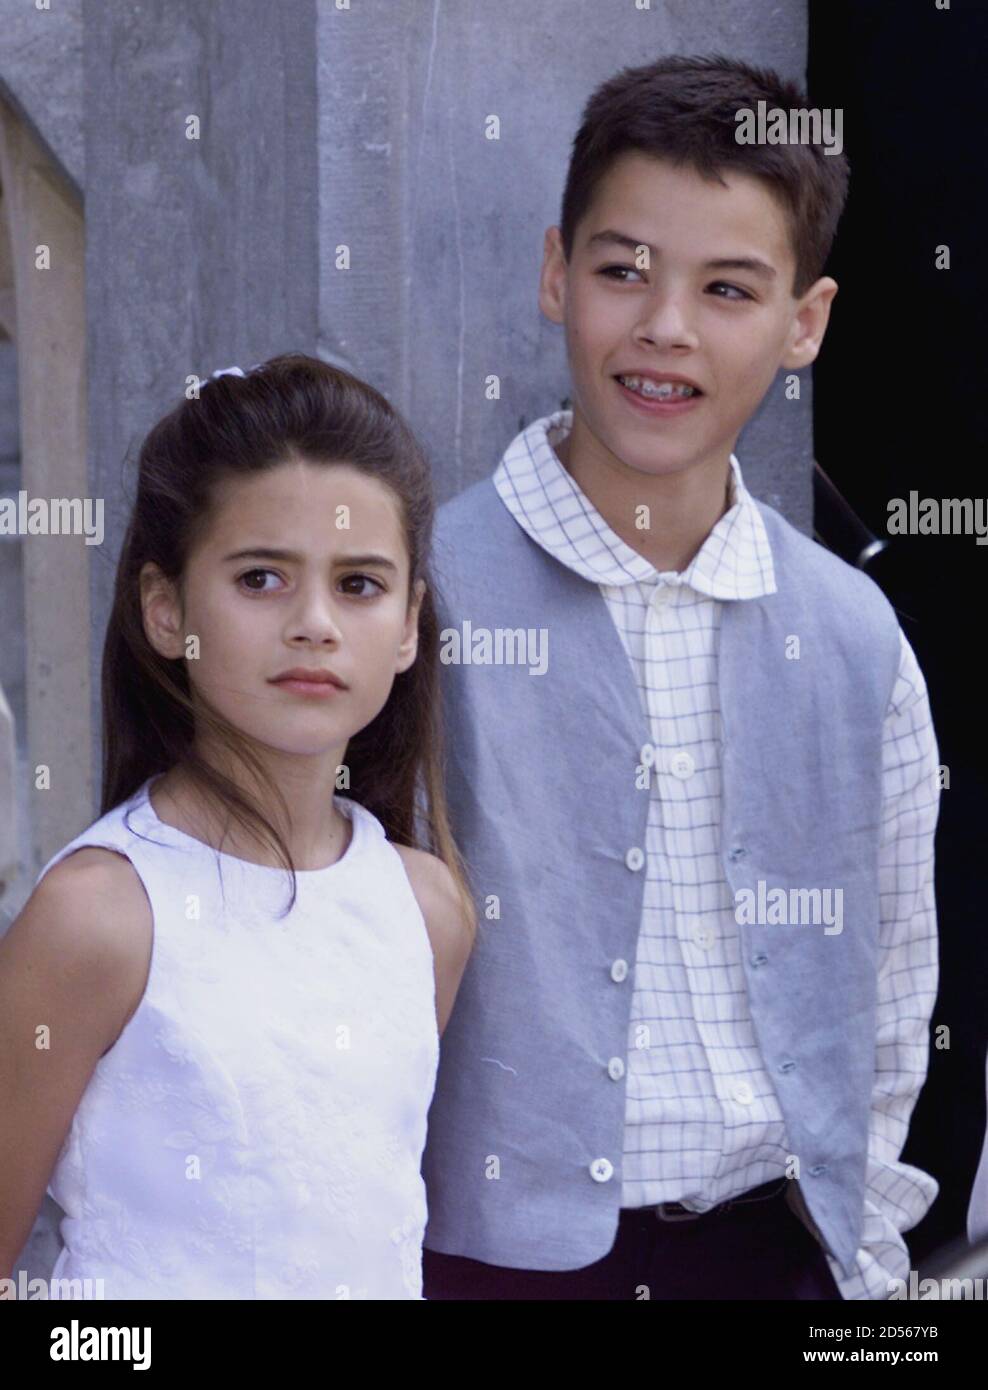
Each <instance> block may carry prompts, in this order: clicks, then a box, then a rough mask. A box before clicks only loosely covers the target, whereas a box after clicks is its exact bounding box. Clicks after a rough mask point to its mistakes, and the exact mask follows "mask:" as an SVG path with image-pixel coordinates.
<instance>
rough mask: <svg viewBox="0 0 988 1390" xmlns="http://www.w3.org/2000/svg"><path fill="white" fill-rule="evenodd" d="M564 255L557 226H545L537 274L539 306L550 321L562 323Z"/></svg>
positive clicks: (564, 284)
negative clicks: (539, 270) (540, 262)
mask: <svg viewBox="0 0 988 1390" xmlns="http://www.w3.org/2000/svg"><path fill="white" fill-rule="evenodd" d="M566 273H567V266H566V257H565V256H564V255H563V239H562V236H561V235H560V231H559V228H558V227H548V228H546V234H545V241H544V243H543V247H542V273H541V274H540V276H539V308H540V309H541V310H542V312H543V314H545V316H546V318H547V319H549V320H550V321H551V322H552V323H562V322H563V317H564V311H565V308H566Z"/></svg>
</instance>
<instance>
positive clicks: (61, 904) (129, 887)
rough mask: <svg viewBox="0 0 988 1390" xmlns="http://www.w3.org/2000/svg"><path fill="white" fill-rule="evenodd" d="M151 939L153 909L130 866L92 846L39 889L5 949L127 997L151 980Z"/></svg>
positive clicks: (75, 855)
mask: <svg viewBox="0 0 988 1390" xmlns="http://www.w3.org/2000/svg"><path fill="white" fill-rule="evenodd" d="M152 932H153V915H152V911H151V904H150V902H149V901H148V897H147V893H146V892H145V889H144V885H143V883H142V882H141V879H140V876H139V875H138V873H137V870H136V869H135V868H134V866H133V864H131V862H130V860H129V859H128V858H127V857H126V855H123V854H120V853H118V852H117V851H116V850H110V849H102V848H100V847H98V846H95V845H85V846H83V847H82V848H81V849H77V850H73V852H72V853H71V854H68V855H66V857H65V858H64V859H60V860H59V862H58V863H57V864H54V865H53V866H52V867H51V868H50V869H49V870H48V872H47V873H46V874H45V875H44V877H43V878H42V879H41V880H40V882H39V883H37V884H36V885H35V888H34V891H33V893H32V894H31V896H30V898H29V899H28V900H27V902H26V903H25V905H24V908H23V910H22V911H21V913H20V914H19V916H18V917H17V918H16V919H15V921H14V922H13V924H12V925H11V927H10V929H9V930H8V932H7V934H6V936H5V937H4V944H5V946H6V948H7V953H8V955H9V954H10V952H12V951H16V953H17V955H18V956H19V957H20V958H21V959H24V958H25V957H31V958H33V959H35V960H37V961H38V962H39V963H42V964H44V965H47V966H50V967H51V968H52V969H53V970H54V969H57V971H58V974H59V975H60V976H62V977H63V978H64V977H66V976H69V975H71V976H73V977H76V978H77V979H78V980H80V981H85V980H86V979H92V980H93V981H94V982H97V981H98V982H99V984H100V987H101V988H102V989H106V988H107V986H110V985H112V986H114V987H116V988H122V989H123V990H124V991H126V990H127V989H128V988H129V987H130V986H131V985H134V984H135V983H136V981H137V978H138V976H141V971H142V969H143V970H144V971H145V973H146V967H147V964H148V960H149V956H150V949H151V937H152ZM142 978H143V977H142Z"/></svg>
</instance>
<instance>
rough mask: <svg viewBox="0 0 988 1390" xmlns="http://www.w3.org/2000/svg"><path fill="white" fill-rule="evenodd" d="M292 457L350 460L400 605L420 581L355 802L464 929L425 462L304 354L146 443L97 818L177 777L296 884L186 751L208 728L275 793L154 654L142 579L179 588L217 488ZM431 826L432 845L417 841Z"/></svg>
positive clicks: (270, 839)
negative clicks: (371, 498) (384, 521)
mask: <svg viewBox="0 0 988 1390" xmlns="http://www.w3.org/2000/svg"><path fill="white" fill-rule="evenodd" d="M292 458H299V459H303V460H305V461H306V462H308V463H313V464H316V465H325V466H332V465H333V464H339V463H342V462H345V463H347V464H349V465H350V466H351V467H353V468H356V469H358V470H359V471H361V472H363V473H365V474H367V475H368V476H370V477H373V478H375V479H377V480H378V481H379V482H381V483H384V484H385V485H386V486H387V487H389V488H390V489H391V490H392V492H393V493H394V494H395V496H396V498H397V499H398V502H399V504H400V514H401V520H402V527H403V531H404V537H405V544H406V547H407V551H408V556H409V565H410V575H409V601H411V597H412V593H413V590H414V585H415V583H416V581H417V580H419V579H424V580H425V583H426V586H427V587H426V591H425V594H424V596H423V598H422V604H421V608H420V610H419V636H418V651H417V655H416V659H415V661H414V662H413V663H412V665H411V666H410V667H409V668H408V670H407V671H403V672H401V673H399V674H398V675H397V676H396V677H395V680H394V685H393V686H392V689H391V693H390V695H389V697H388V700H387V703H386V704H385V706H384V708H383V709H382V710H381V711H380V713H379V714H378V715H377V716H376V717H375V718H374V719H373V720H372V721H371V723H370V724H369V725H368V726H367V727H366V728H365V729H362V730H360V731H359V732H358V733H357V734H355V735H354V736H353V737H352V738H351V739H350V742H349V744H348V746H347V751H346V755H345V756H346V767H347V769H348V770H349V777H350V785H349V788H348V794H349V795H351V796H353V798H354V799H355V800H356V801H359V802H360V804H361V805H362V806H364V807H366V808H367V810H369V811H371V812H372V813H373V814H374V815H375V816H376V817H377V818H378V820H379V821H380V822H381V824H382V825H383V827H384V830H385V833H386V834H387V836H388V839H390V840H393V841H395V842H396V843H398V844H402V845H408V846H410V847H412V848H424V849H427V850H428V851H429V852H430V853H433V854H437V855H438V856H439V858H441V859H442V860H443V861H444V862H445V863H446V865H447V866H448V868H449V870H450V872H451V873H452V875H453V878H454V881H455V883H456V886H457V888H458V890H459V892H460V895H461V897H462V899H463V905H464V909H465V911H466V916H467V920H468V921H469V922H470V924H471V930H474V931H475V929H476V919H475V915H474V909H473V902H472V898H471V895H470V890H469V887H468V883H467V878H466V873H465V870H464V865H463V861H462V859H461V857H460V854H459V851H458V850H457V847H456V844H455V842H454V840H453V836H452V832H451V830H450V825H449V817H448V811H447V806H446V797H445V788H444V778H443V745H442V717H441V707H440V700H441V687H440V683H439V676H438V662H439V630H438V620H437V617H436V604H435V601H434V598H433V583H432V577H431V573H430V570H429V548H430V543H431V535H432V523H433V516H434V511H435V502H434V498H433V492H432V480H431V474H430V470H429V465H428V462H427V461H426V458H425V456H424V454H423V452H422V450H421V448H420V446H419V444H418V442H417V440H416V439H415V437H414V435H413V434H412V432H411V430H410V429H409V428H408V426H407V425H406V424H405V422H404V421H403V420H402V418H401V416H400V415H399V414H398V413H397V411H395V410H394V409H393V408H392V406H391V405H390V404H389V403H388V401H387V400H385V398H384V396H382V395H381V394H380V393H379V392H378V391H376V390H374V388H373V387H372V386H368V385H367V384H366V383H365V382H363V381H360V380H359V379H358V378H357V377H354V376H352V375H350V373H348V372H345V371H343V370H341V369H339V368H337V367H332V366H329V365H328V364H327V363H325V362H322V361H320V360H319V359H318V358H315V357H309V356H306V355H305V354H303V353H285V354H282V355H280V356H278V357H274V358H271V359H270V360H269V361H267V362H265V363H262V364H261V365H260V366H258V367H256V368H254V369H252V370H251V371H250V372H249V373H247V375H246V376H244V377H240V376H235V375H230V374H224V375H221V376H218V377H215V378H211V379H209V380H208V381H207V382H206V383H204V384H203V386H202V388H201V390H200V391H199V392H198V394H193V397H192V398H191V399H185V400H183V401H182V402H181V403H180V404H179V405H177V406H176V407H175V408H174V409H173V410H171V411H170V412H169V413H168V414H167V415H165V417H164V418H163V419H161V420H160V421H159V422H158V423H157V424H156V425H155V426H154V427H153V428H152V429H151V431H150V432H149V434H148V435H147V438H146V439H145V440H144V443H143V444H142V446H141V449H140V454H139V457H138V467H137V493H136V497H135V500H134V505H133V511H132V513H131V517H130V522H129V524H128V527H127V532H126V535H125V538H124V543H123V548H122V551H121V555H120V560H119V562H118V566H117V573H116V584H115V590H114V597H113V607H112V610H111V613H110V619H109V624H108V627H107V631H106V640H105V643H104V647H103V671H102V695H103V786H102V806H101V814H106V812H108V811H110V810H112V809H113V808H114V807H115V806H118V805H119V804H120V803H121V802H122V801H125V800H126V799H127V798H129V797H130V796H131V795H132V794H133V793H134V792H135V791H136V790H137V789H138V788H139V787H140V786H142V785H143V783H144V782H145V781H146V780H147V779H148V778H150V777H152V776H154V775H155V774H157V773H161V772H166V771H168V769H170V768H172V767H175V766H177V765H181V766H182V768H183V770H184V771H185V772H186V773H187V774H188V775H189V777H190V778H191V779H193V781H194V783H195V784H196V785H197V787H198V788H200V789H201V791H202V793H203V795H204V797H205V799H206V801H207V802H209V801H212V802H213V803H214V804H218V805H219V806H221V807H223V808H225V810H226V812H227V814H228V815H229V816H231V817H233V818H234V819H235V820H237V821H238V822H239V823H240V824H241V825H242V826H244V827H246V828H248V829H249V830H251V831H253V833H254V834H255V835H257V836H259V837H260V838H261V839H262V840H264V841H266V842H267V843H268V844H269V845H270V846H271V847H272V848H273V850H274V852H275V854H276V856H277V857H278V859H279V860H280V861H281V862H282V863H283V864H284V866H285V868H286V869H287V871H288V872H289V874H290V876H291V885H292V892H291V901H290V903H289V907H288V909H286V910H290V908H291V906H292V905H293V904H294V902H295V896H296V880H295V866H294V864H293V862H292V858H291V854H290V852H289V849H288V846H287V845H286V843H285V841H284V838H283V837H282V835H281V834H280V833H279V831H278V830H277V828H276V827H275V826H274V825H273V824H272V823H271V822H270V821H269V820H268V818H267V817H266V816H265V815H264V813H263V811H262V809H261V807H260V805H258V804H256V802H255V801H254V799H253V798H252V797H250V796H248V795H247V794H246V793H245V792H244V791H243V790H241V788H240V787H238V786H237V785H236V784H235V783H234V782H233V781H231V780H230V779H229V778H228V777H226V776H224V774H223V773H222V772H220V771H219V770H218V769H217V768H214V767H213V766H211V765H210V764H209V763H208V762H206V761H205V760H204V759H203V758H202V756H201V755H200V753H199V752H198V751H197V750H196V748H195V746H194V734H195V729H196V723H197V722H199V721H201V723H202V725H203V726H205V727H207V728H208V729H209V730H210V732H211V733H213V734H214V735H215V737H216V738H217V739H218V740H219V741H220V743H221V744H222V746H224V747H225V748H226V749H227V750H229V752H230V753H231V754H232V755H233V756H234V757H236V758H239V759H241V760H242V761H243V763H244V764H245V765H247V766H248V767H250V768H251V770H252V771H253V773H254V775H255V777H256V778H257V780H258V782H259V783H260V784H261V785H264V786H266V787H267V788H269V789H270V794H271V796H272V798H273V799H274V800H275V801H277V802H279V803H280V805H281V806H282V808H283V813H284V814H285V815H286V817H287V809H288V808H287V806H286V805H285V802H284V798H283V797H282V796H281V794H280V792H279V790H278V789H277V787H275V786H274V784H273V783H272V781H271V779H270V777H269V776H268V775H267V774H266V772H265V770H264V768H263V766H262V765H261V763H260V762H259V761H258V759H257V757H256V755H255V754H254V753H253V751H252V749H251V748H250V746H249V745H248V743H247V741H246V740H245V738H244V736H243V735H242V734H241V733H240V731H238V730H237V729H236V728H235V727H234V726H233V725H232V724H230V723H229V721H228V720H226V719H225V718H224V717H223V716H222V715H221V714H220V713H219V711H218V710H216V709H215V707H213V706H212V705H211V704H210V703H209V702H208V701H206V700H205V699H204V697H203V696H202V694H201V692H193V690H192V689H191V688H190V683H189V678H188V672H187V666H186V662H185V660H184V659H183V658H179V659H176V660H169V659H167V658H165V657H162V656H160V655H159V654H158V653H157V652H156V651H155V649H154V647H153V646H152V645H151V644H150V642H149V641H148V639H147V636H146V634H145V631H144V623H143V618H142V611H141V597H140V573H141V570H142V568H143V566H144V565H145V564H147V563H148V562H151V563H153V564H155V565H157V566H158V568H159V569H160V570H161V572H162V574H163V575H164V576H165V577H166V578H167V579H169V580H171V581H172V582H173V583H174V584H176V586H177V587H178V588H179V589H181V584H182V576H183V572H184V569H185V565H186V562H187V559H188V557H189V555H190V553H191V551H192V550H193V548H194V546H195V544H196V541H197V539H198V538H199V537H200V536H201V535H202V533H203V532H204V530H205V529H206V527H207V525H208V523H209V519H210V514H211V509H212V506H213V489H214V487H215V485H216V484H217V483H218V482H220V481H223V480H226V479H229V478H231V477H249V476H250V475H252V474H257V473H260V472H264V471H265V470H268V469H272V468H276V467H278V466H279V465H280V464H282V463H284V462H286V461H288V460H289V459H292ZM420 825H421V826H422V827H424V831H425V837H424V838H425V841H426V842H425V844H420V843H419V840H418V826H420Z"/></svg>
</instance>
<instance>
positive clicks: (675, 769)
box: [669, 752, 696, 782]
mask: <svg viewBox="0 0 988 1390" xmlns="http://www.w3.org/2000/svg"><path fill="white" fill-rule="evenodd" d="M669 771H670V772H671V773H672V775H673V777H678V778H679V780H680V781H681V782H685V781H686V779H687V777H692V776H693V773H694V772H695V771H696V763H695V762H694V761H693V759H692V757H691V756H690V754H689V753H686V752H679V753H673V755H672V757H671V758H670V759H669Z"/></svg>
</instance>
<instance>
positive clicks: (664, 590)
mask: <svg viewBox="0 0 988 1390" xmlns="http://www.w3.org/2000/svg"><path fill="white" fill-rule="evenodd" d="M669 594H670V589H669V586H668V584H656V586H655V588H654V589H653V590H652V597H651V598H650V599H649V605H650V606H651V607H652V608H664V607H665V605H666V604H667V603H668V602H669Z"/></svg>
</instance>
